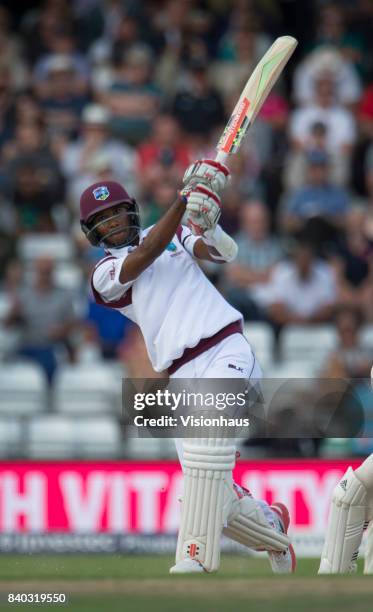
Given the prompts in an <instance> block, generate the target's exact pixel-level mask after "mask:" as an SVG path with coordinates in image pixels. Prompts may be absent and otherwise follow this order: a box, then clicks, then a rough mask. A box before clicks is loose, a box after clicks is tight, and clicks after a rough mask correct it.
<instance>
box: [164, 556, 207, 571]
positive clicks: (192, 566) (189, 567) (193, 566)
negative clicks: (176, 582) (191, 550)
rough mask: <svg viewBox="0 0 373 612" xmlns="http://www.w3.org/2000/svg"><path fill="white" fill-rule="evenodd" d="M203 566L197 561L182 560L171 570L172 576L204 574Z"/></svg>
mask: <svg viewBox="0 0 373 612" xmlns="http://www.w3.org/2000/svg"><path fill="white" fill-rule="evenodd" d="M204 571H205V569H204V567H203V565H201V563H200V562H199V561H197V560H196V559H181V561H178V562H177V563H175V565H173V566H172V567H171V568H170V574H203V572H204Z"/></svg>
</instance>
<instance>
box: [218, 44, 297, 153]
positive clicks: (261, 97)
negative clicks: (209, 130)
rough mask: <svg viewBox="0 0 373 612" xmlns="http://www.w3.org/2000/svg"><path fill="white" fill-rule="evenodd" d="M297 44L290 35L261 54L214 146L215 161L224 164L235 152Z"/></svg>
mask: <svg viewBox="0 0 373 612" xmlns="http://www.w3.org/2000/svg"><path fill="white" fill-rule="evenodd" d="M297 44H298V41H297V40H296V39H295V38H293V37H292V36H280V37H279V38H276V40H275V42H274V43H273V45H272V46H271V47H270V48H269V49H268V51H267V52H266V53H265V54H264V55H263V57H262V59H261V60H260V62H259V64H258V65H257V66H256V68H255V70H254V72H253V73H252V75H251V76H250V78H249V80H248V81H247V83H246V85H245V87H244V89H243V91H242V93H241V95H240V97H239V100H238V102H237V104H236V106H235V107H234V110H233V113H232V114H231V116H230V118H229V121H228V123H227V125H226V127H225V129H224V132H223V133H222V135H221V137H220V140H219V142H218V144H217V147H216V149H217V155H216V158H215V159H216V161H218V162H221V163H225V162H226V160H227V158H228V155H231V154H232V153H237V151H238V149H239V148H240V146H241V144H242V140H243V139H244V137H245V136H246V134H247V132H248V130H249V128H250V126H251V125H252V123H253V121H254V120H255V117H256V116H257V114H258V112H259V111H260V109H261V108H262V106H263V103H264V101H265V99H266V98H267V96H268V94H269V92H270V91H271V89H272V87H273V86H274V84H275V83H276V81H277V79H278V77H279V76H280V74H281V72H282V71H283V69H284V67H285V65H286V63H287V62H288V60H289V58H290V56H291V55H292V53H293V51H294V49H295V47H296V46H297Z"/></svg>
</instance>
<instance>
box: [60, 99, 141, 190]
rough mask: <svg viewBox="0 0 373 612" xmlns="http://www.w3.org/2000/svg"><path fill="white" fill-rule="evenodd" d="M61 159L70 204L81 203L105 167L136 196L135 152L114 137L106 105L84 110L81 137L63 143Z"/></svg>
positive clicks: (94, 105)
mask: <svg viewBox="0 0 373 612" xmlns="http://www.w3.org/2000/svg"><path fill="white" fill-rule="evenodd" d="M60 159H61V169H62V172H63V174H64V176H65V178H66V180H67V182H68V193H69V199H70V201H71V202H78V201H79V196H80V194H81V192H82V191H83V190H84V189H85V188H86V187H87V186H88V185H91V184H92V183H93V182H95V176H93V174H94V172H95V171H96V172H97V171H101V169H102V167H103V166H105V168H106V169H107V170H108V171H109V172H110V173H111V174H112V176H113V178H114V180H118V181H121V182H123V183H124V184H125V185H126V187H127V188H128V189H131V193H135V194H136V193H137V183H136V177H135V156H134V152H133V150H132V148H131V147H130V146H129V145H127V144H124V143H122V142H120V141H119V140H117V139H115V138H113V137H112V135H111V131H110V114H109V112H108V110H107V109H106V108H105V107H104V106H101V105H99V104H89V105H88V106H86V107H85V108H84V110H83V113H82V123H81V129H80V135H79V138H78V140H76V141H75V142H71V143H66V142H62V146H61V147H60ZM98 180H99V179H98Z"/></svg>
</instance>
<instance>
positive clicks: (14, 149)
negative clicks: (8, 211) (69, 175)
mask: <svg viewBox="0 0 373 612" xmlns="http://www.w3.org/2000/svg"><path fill="white" fill-rule="evenodd" d="M3 154H4V157H5V164H4V175H5V177H6V181H7V185H6V192H7V195H8V202H9V203H10V204H14V213H15V214H16V215H17V226H18V230H19V231H20V232H22V231H27V230H33V231H43V230H47V231H53V229H54V221H53V219H52V210H53V207H54V206H55V205H57V204H59V203H61V202H62V200H63V197H64V182H63V178H62V175H61V173H60V170H59V167H58V163H57V161H56V159H55V157H54V156H53V154H52V153H51V151H50V149H49V146H48V142H47V140H46V137H45V132H44V129H43V125H42V124H41V123H40V122H39V123H25V124H24V123H21V124H19V125H17V127H16V131H15V138H14V139H13V140H12V141H11V142H9V143H8V145H7V147H6V148H4V151H3Z"/></svg>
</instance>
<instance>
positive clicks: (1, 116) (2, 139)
mask: <svg viewBox="0 0 373 612" xmlns="http://www.w3.org/2000/svg"><path fill="white" fill-rule="evenodd" d="M12 94H13V91H12V86H11V80H10V70H9V68H5V67H3V68H1V67H0V147H3V146H4V144H5V143H6V142H8V140H10V138H12V136H13V134H14V123H15V122H14V104H13V95H12ZM0 152H1V150H0Z"/></svg>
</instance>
